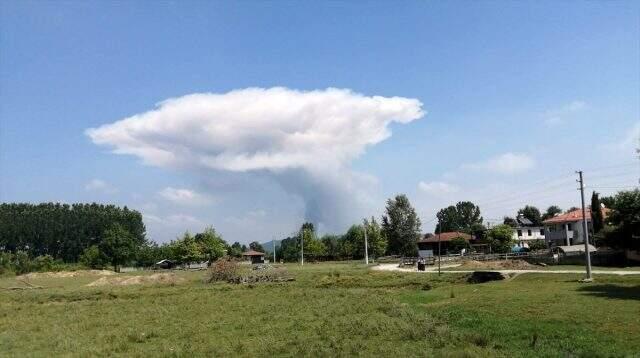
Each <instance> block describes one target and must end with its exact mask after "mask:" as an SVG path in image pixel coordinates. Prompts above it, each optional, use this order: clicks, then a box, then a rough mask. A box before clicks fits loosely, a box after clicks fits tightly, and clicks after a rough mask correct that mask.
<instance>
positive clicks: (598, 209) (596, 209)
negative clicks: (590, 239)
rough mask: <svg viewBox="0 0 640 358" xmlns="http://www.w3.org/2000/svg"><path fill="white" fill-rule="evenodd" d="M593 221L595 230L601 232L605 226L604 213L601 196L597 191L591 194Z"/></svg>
mask: <svg viewBox="0 0 640 358" xmlns="http://www.w3.org/2000/svg"><path fill="white" fill-rule="evenodd" d="M591 223H592V224H593V232H594V233H595V234H597V233H599V232H600V230H602V229H603V228H604V216H603V214H602V206H601V205H600V198H599V197H598V193H596V192H595V191H594V192H593V194H591Z"/></svg>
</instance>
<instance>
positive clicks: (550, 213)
mask: <svg viewBox="0 0 640 358" xmlns="http://www.w3.org/2000/svg"><path fill="white" fill-rule="evenodd" d="M558 214H562V209H560V207H559V206H557V205H551V206H550V207H548V208H547V211H546V212H545V213H544V214H543V215H542V217H540V219H541V220H542V221H545V220H547V219H551V218H552V217H554V216H556V215H558Z"/></svg>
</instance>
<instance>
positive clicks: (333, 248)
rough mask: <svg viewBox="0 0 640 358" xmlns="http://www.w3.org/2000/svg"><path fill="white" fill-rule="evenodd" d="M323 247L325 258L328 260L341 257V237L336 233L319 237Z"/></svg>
mask: <svg viewBox="0 0 640 358" xmlns="http://www.w3.org/2000/svg"><path fill="white" fill-rule="evenodd" d="M320 241H322V244H323V245H324V248H325V255H326V258H327V259H329V260H338V259H340V258H342V251H341V244H342V238H341V237H340V236H338V235H324V236H323V237H322V238H320Z"/></svg>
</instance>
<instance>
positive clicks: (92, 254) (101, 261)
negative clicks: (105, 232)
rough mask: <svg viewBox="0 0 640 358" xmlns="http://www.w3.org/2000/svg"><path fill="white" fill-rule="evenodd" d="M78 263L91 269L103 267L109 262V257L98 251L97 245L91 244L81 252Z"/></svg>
mask: <svg viewBox="0 0 640 358" xmlns="http://www.w3.org/2000/svg"><path fill="white" fill-rule="evenodd" d="M80 263H82V264H83V265H84V266H86V267H89V268H92V269H103V268H104V267H105V266H107V264H108V263H109V258H108V257H106V256H105V255H104V254H103V253H102V252H101V251H100V249H99V248H98V246H97V245H93V246H90V247H88V248H86V249H85V250H84V251H83V252H82V255H80Z"/></svg>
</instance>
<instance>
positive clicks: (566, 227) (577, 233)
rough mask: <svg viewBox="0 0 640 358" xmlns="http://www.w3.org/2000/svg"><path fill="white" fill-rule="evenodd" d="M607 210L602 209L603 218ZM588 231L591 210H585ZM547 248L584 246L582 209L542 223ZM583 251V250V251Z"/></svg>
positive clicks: (590, 226)
mask: <svg viewBox="0 0 640 358" xmlns="http://www.w3.org/2000/svg"><path fill="white" fill-rule="evenodd" d="M608 212H609V209H606V208H602V215H603V217H605V218H606V217H607V213H608ZM586 215H587V226H588V230H592V229H593V227H592V224H591V208H587V209H586ZM542 223H543V224H544V229H545V234H546V235H545V237H546V240H547V244H548V245H549V247H556V246H572V245H578V244H582V245H584V232H583V231H584V230H583V228H582V209H576V210H572V211H569V212H567V213H564V214H559V215H556V216H554V217H552V218H550V219H547V220H545V221H543V222H542ZM583 251H584V250H583Z"/></svg>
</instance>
